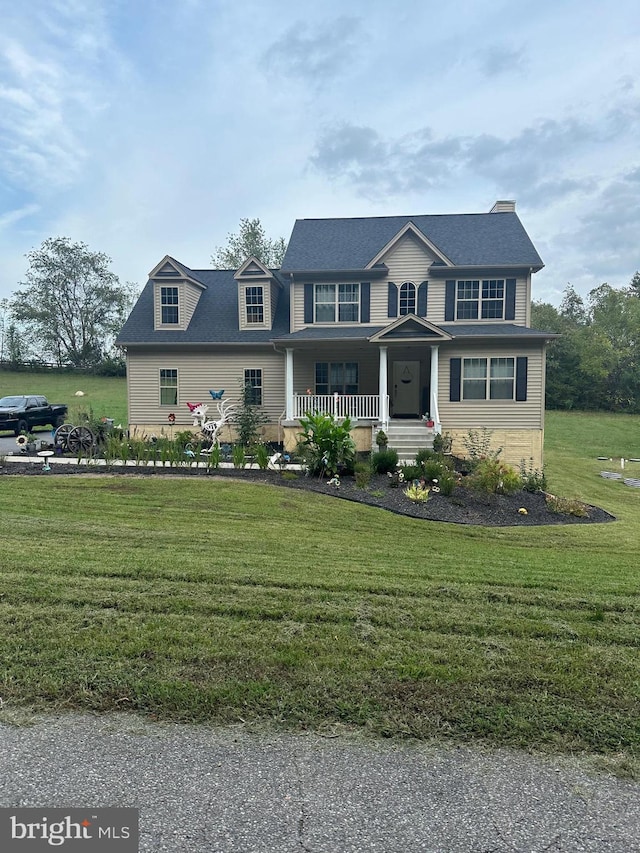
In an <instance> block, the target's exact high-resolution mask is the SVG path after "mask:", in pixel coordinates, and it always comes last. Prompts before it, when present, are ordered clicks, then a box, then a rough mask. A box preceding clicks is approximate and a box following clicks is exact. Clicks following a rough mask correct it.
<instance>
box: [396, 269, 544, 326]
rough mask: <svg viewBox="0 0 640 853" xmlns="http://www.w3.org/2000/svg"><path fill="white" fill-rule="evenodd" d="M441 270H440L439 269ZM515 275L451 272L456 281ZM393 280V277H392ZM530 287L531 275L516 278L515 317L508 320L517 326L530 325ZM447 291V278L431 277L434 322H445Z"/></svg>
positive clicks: (429, 310)
mask: <svg viewBox="0 0 640 853" xmlns="http://www.w3.org/2000/svg"><path fill="white" fill-rule="evenodd" d="M439 272H440V271H439ZM513 277H514V276H512V275H509V274H508V273H500V274H497V273H493V272H492V274H491V275H490V276H489V275H486V274H482V273H477V272H474V273H464V275H463V274H462V273H460V272H456V273H453V272H452V273H451V275H450V276H448V277H447V278H450V279H452V280H455V281H460V280H462V279H478V280H479V281H482V279H483V278H484V279H486V278H503V279H504V280H505V286H506V280H507V279H508V278H513ZM392 280H393V279H392ZM530 288H531V277H530V276H527V277H526V278H523V277H520V278H516V306H515V317H514V319H513V320H507V321H506V322H508V323H514V324H515V325H516V326H528V325H530V318H529V311H528V308H529V296H530ZM445 292H446V279H440V278H438V279H430V281H429V295H428V299H427V320H430V321H431V322H432V323H436V324H438V323H444V322H445V319H444V303H445ZM458 322H460V323H478V325H480V324H482V323H500V322H503V321H501V320H460V321H458Z"/></svg>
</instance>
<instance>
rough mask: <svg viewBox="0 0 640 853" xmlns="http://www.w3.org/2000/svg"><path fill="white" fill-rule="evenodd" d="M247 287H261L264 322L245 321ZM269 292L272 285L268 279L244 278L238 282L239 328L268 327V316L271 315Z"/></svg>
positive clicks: (269, 326) (269, 324) (244, 329)
mask: <svg viewBox="0 0 640 853" xmlns="http://www.w3.org/2000/svg"><path fill="white" fill-rule="evenodd" d="M247 287H261V288H262V299H263V303H262V305H263V316H264V323H247ZM271 292H272V286H270V282H269V280H268V279H265V278H263V279H257V280H256V281H247V280H246V279H244V280H242V281H239V282H238V322H239V326H240V329H242V330H243V331H246V330H247V329H270V328H271V325H272V323H271V322H270V320H269V318H270V317H272V316H273V311H272V308H271Z"/></svg>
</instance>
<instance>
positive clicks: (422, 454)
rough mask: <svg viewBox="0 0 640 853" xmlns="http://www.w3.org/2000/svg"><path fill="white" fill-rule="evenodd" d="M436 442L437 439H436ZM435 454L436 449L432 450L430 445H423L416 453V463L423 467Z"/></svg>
mask: <svg viewBox="0 0 640 853" xmlns="http://www.w3.org/2000/svg"><path fill="white" fill-rule="evenodd" d="M434 442H435V439H434ZM434 455H435V449H434V450H431V448H430V447H421V448H420V450H418V452H417V453H416V465H419V466H420V467H421V468H422V467H423V465H424V463H425V462H426V461H427V460H428V459H431V457H432V456H434Z"/></svg>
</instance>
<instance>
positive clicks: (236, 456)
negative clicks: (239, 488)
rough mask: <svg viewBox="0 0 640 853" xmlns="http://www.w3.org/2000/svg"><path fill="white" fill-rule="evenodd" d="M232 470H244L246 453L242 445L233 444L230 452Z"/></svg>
mask: <svg viewBox="0 0 640 853" xmlns="http://www.w3.org/2000/svg"><path fill="white" fill-rule="evenodd" d="M231 458H232V460H233V467H234V468H244V466H245V465H246V462H247V452H246V449H245V447H244V445H242V444H234V445H233V450H232V451H231Z"/></svg>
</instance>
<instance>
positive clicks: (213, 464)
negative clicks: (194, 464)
mask: <svg viewBox="0 0 640 853" xmlns="http://www.w3.org/2000/svg"><path fill="white" fill-rule="evenodd" d="M221 456H222V451H221V450H220V445H219V444H218V443H217V442H216V444H214V445H213V447H212V448H211V450H210V451H209V455H208V456H207V470H211V469H212V468H219V467H220V458H221Z"/></svg>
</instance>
